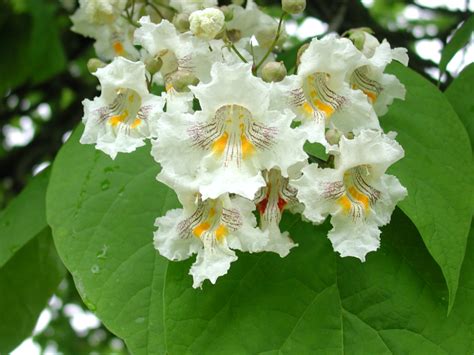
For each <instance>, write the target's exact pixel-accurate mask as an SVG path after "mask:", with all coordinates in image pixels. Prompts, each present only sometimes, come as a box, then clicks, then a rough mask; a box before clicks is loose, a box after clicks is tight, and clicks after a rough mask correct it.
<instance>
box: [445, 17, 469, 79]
mask: <svg viewBox="0 0 474 355" xmlns="http://www.w3.org/2000/svg"><path fill="white" fill-rule="evenodd" d="M473 31H474V16H473V15H471V16H470V17H469V18H468V19H467V20H466V21H464V23H463V24H462V25H461V27H459V28H458V29H457V31H456V32H455V33H454V35H453V37H452V38H451V40H450V41H449V42H448V43H447V44H446V46H445V47H444V48H443V50H442V51H441V60H440V62H439V71H440V73H441V74H442V73H444V72H445V71H446V67H447V66H448V64H449V62H450V61H451V59H453V57H454V56H455V55H456V53H457V52H458V51H459V50H460V49H461V48H463V47H464V46H465V45H466V44H468V43H469V41H470V40H471V36H472V32H473Z"/></svg>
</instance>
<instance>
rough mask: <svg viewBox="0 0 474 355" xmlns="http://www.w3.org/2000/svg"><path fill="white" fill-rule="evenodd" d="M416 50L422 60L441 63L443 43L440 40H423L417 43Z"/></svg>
mask: <svg viewBox="0 0 474 355" xmlns="http://www.w3.org/2000/svg"><path fill="white" fill-rule="evenodd" d="M415 49H416V52H417V53H418V55H419V56H420V57H421V58H423V59H431V60H432V61H434V62H436V63H439V60H440V59H441V49H443V43H442V42H441V41H440V40H439V39H422V40H420V41H417V42H416V45H415Z"/></svg>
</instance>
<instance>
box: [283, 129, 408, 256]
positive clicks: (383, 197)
mask: <svg viewBox="0 0 474 355" xmlns="http://www.w3.org/2000/svg"><path fill="white" fill-rule="evenodd" d="M403 155H404V152H403V149H402V147H401V146H400V145H399V144H398V143H397V142H396V141H395V140H393V139H391V138H389V137H388V136H387V135H384V134H383V133H382V132H377V131H371V130H364V131H362V132H361V133H360V134H359V135H357V136H356V137H355V138H354V139H352V140H349V139H346V138H345V137H342V139H341V141H340V155H339V156H336V159H335V169H320V168H318V167H317V166H316V165H315V164H311V165H309V166H307V167H305V168H304V169H303V176H302V177H301V179H299V180H296V181H294V182H293V183H292V184H293V186H295V187H296V188H297V189H298V193H297V196H298V199H299V200H300V201H301V202H302V203H303V204H304V205H305V210H304V212H303V214H304V216H305V217H306V218H308V219H309V220H311V221H313V222H315V223H322V222H323V221H324V219H325V218H326V217H327V216H328V215H329V214H330V215H332V218H331V223H332V225H333V229H332V230H331V231H330V232H329V234H328V237H329V239H330V240H331V242H332V245H333V248H334V250H336V251H337V252H339V253H340V254H341V256H343V257H344V256H354V257H357V258H359V259H360V260H362V261H364V260H365V255H366V254H367V253H368V252H370V251H373V250H376V249H378V247H379V244H380V238H379V235H380V230H379V228H378V227H380V226H383V225H385V224H387V223H389V222H390V217H391V214H392V212H393V210H394V208H395V206H396V204H397V203H398V202H399V201H400V200H402V199H403V198H404V197H405V196H406V195H407V191H406V189H405V188H404V187H403V186H402V185H401V184H400V182H399V181H398V180H397V178H396V177H394V176H391V175H386V174H385V171H386V170H387V168H388V167H389V166H390V165H392V164H393V163H395V162H396V161H398V160H399V159H401V158H402V157H403Z"/></svg>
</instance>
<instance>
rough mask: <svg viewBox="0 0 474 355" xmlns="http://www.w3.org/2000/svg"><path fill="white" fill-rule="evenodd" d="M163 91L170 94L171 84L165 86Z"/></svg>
mask: <svg viewBox="0 0 474 355" xmlns="http://www.w3.org/2000/svg"><path fill="white" fill-rule="evenodd" d="M165 90H166V92H170V91H171V90H173V84H171V83H167V84H166V85H165Z"/></svg>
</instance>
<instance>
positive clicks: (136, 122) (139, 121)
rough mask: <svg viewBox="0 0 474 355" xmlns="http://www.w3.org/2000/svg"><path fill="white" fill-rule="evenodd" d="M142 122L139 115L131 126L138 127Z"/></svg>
mask: <svg viewBox="0 0 474 355" xmlns="http://www.w3.org/2000/svg"><path fill="white" fill-rule="evenodd" d="M141 123H142V120H141V119H139V118H138V117H137V118H135V120H134V121H133V122H132V124H131V125H130V128H137V127H138V126H139V125H140V124H141Z"/></svg>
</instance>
